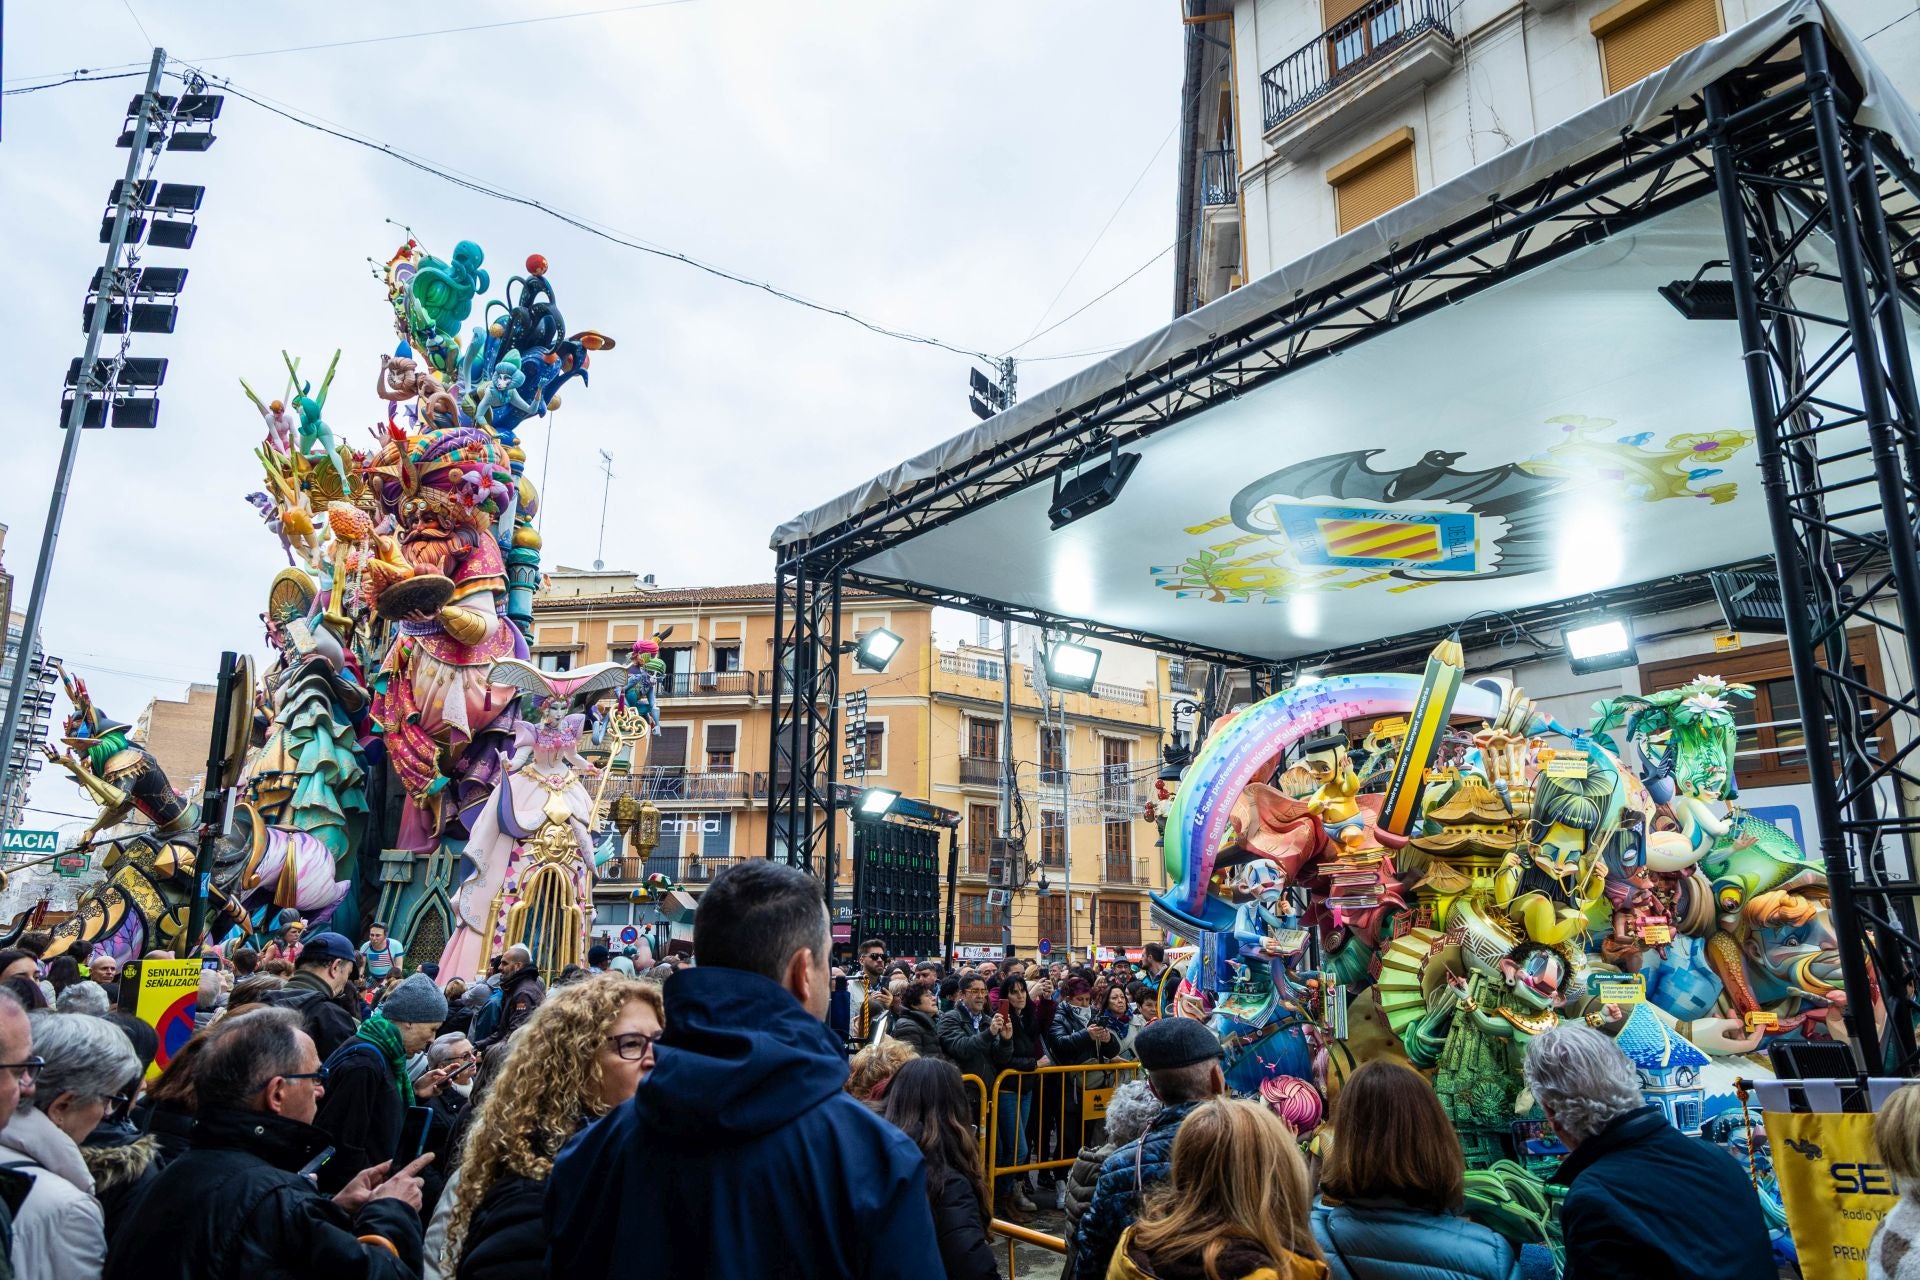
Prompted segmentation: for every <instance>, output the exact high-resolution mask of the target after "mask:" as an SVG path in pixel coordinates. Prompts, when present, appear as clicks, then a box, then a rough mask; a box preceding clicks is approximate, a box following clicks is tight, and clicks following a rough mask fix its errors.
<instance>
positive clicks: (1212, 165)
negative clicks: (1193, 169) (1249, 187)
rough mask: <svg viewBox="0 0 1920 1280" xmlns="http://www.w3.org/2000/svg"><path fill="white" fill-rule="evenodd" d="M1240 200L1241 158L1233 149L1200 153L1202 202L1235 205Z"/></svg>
mask: <svg viewBox="0 0 1920 1280" xmlns="http://www.w3.org/2000/svg"><path fill="white" fill-rule="evenodd" d="M1239 199H1240V158H1239V157H1238V156H1236V155H1235V154H1234V149H1233V148H1232V147H1218V148H1215V149H1214V150H1212V151H1202V152H1201V153H1200V202H1201V203H1202V204H1205V205H1219V204H1234V203H1236V202H1237V201H1238V200H1239Z"/></svg>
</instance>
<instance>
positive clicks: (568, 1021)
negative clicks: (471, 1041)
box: [428, 973, 665, 1280]
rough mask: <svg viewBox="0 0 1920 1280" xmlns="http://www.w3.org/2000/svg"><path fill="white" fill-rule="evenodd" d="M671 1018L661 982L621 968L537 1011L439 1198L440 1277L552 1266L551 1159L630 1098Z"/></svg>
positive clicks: (476, 1277)
mask: <svg viewBox="0 0 1920 1280" xmlns="http://www.w3.org/2000/svg"><path fill="white" fill-rule="evenodd" d="M664 1017H665V1008H664V1006H663V1005H662V1003H661V1000H660V991H659V988H657V987H654V986H650V985H648V984H646V983H643V982H637V981H635V980H634V979H632V978H627V977H623V976H621V975H619V974H613V973H604V974H598V975H595V976H594V977H591V978H587V979H585V980H584V981H581V982H575V983H571V984H569V985H568V986H565V987H560V988H557V989H555V990H554V991H552V992H550V993H549V994H548V996H547V998H546V1000H545V1002H544V1003H542V1004H541V1005H540V1007H539V1008H538V1009H536V1010H534V1012H533V1016H532V1017H530V1018H529V1019H528V1020H527V1022H526V1024H525V1025H524V1026H523V1027H522V1028H521V1029H520V1031H519V1032H518V1033H517V1034H516V1035H515V1036H514V1037H513V1039H512V1041H511V1042H510V1047H509V1049H508V1051H507V1057H506V1061H505V1062H504V1063H503V1064H502V1065H501V1068H500V1070H499V1071H498V1072H497V1073H496V1074H495V1075H494V1077H493V1079H492V1080H491V1081H490V1082H489V1084H488V1086H487V1092H486V1096H485V1097H484V1098H482V1099H481V1100H480V1102H479V1103H478V1104H476V1105H477V1106H478V1108H479V1110H478V1112H477V1113H476V1115H475V1116H474V1119H473V1123H472V1125H471V1126H470V1127H469V1128H468V1130H467V1134H466V1146H465V1148H464V1150H463V1151H462V1153H461V1157H460V1168H459V1172H458V1175H457V1177H456V1179H455V1180H454V1181H453V1182H451V1183H449V1184H448V1186H447V1190H446V1194H445V1195H443V1196H442V1198H441V1201H440V1203H441V1206H442V1210H443V1212H445V1213H446V1215H447V1221H446V1226H445V1231H446V1244H445V1246H444V1250H443V1251H442V1253H441V1255H440V1257H439V1258H438V1259H436V1260H437V1261H438V1262H439V1264H440V1274H441V1275H443V1276H452V1277H456V1278H457V1280H489V1278H491V1277H514V1278H518V1277H525V1276H537V1275H544V1274H545V1267H546V1256H547V1240H546V1235H545V1231H544V1227H543V1225H542V1221H541V1201H542V1199H543V1198H544V1196H545V1194H546V1184H547V1178H548V1176H549V1175H550V1174H551V1173H552V1172H553V1158H554V1157H555V1156H557V1155H558V1154H560V1148H561V1147H563V1146H565V1145H566V1143H567V1140H568V1139H570V1138H572V1137H573V1135H574V1134H576V1133H578V1132H579V1131H580V1130H581V1129H583V1128H585V1127H586V1126H587V1125H588V1124H590V1123H592V1122H593V1121H594V1120H597V1119H598V1118H599V1117H601V1116H603V1115H605V1114H606V1113H607V1112H608V1111H610V1110H612V1109H613V1108H614V1107H616V1106H619V1105H620V1104H621V1103H623V1102H626V1101H627V1100H629V1099H630V1098H632V1097H633V1092H634V1090H635V1089H637V1088H639V1087H640V1081H641V1080H642V1079H644V1078H645V1076H646V1074H647V1072H648V1071H650V1070H652V1069H653V1047H654V1043H655V1042H656V1041H657V1040H659V1038H660V1032H661V1029H662V1027H663V1026H664ZM449 1205H450V1206H451V1209H447V1208H446V1206H449ZM438 1216H439V1215H436V1218H438ZM438 1225H439V1224H438V1222H437V1221H436V1223H435V1226H436V1227H438ZM434 1234H435V1232H433V1231H431V1230H430V1231H429V1241H428V1248H429V1250H432V1248H433V1243H434V1242H433V1240H432V1236H433V1235H434ZM430 1256H431V1255H430Z"/></svg>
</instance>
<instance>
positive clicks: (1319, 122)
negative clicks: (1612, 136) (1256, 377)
mask: <svg viewBox="0 0 1920 1280" xmlns="http://www.w3.org/2000/svg"><path fill="white" fill-rule="evenodd" d="M1772 7H1773V2H1772V0H1183V6H1182V16H1183V18H1184V21H1185V24H1186V25H1185V37H1186V78H1185V88H1184V90H1183V94H1182V116H1181V150H1182V160H1181V171H1180V207H1179V210H1178V218H1179V228H1180V235H1181V252H1182V256H1181V258H1180V260H1179V262H1178V266H1177V269H1176V284H1175V298H1174V313H1175V314H1176V315H1183V314H1185V313H1186V312H1188V311H1191V310H1194V309H1195V308H1197V307H1200V306H1203V305H1205V304H1206V303H1208V302H1211V301H1213V300H1214V299H1216V298H1219V297H1222V296H1224V295H1225V294H1226V293H1227V292H1229V291H1230V290H1231V289H1233V288H1236V287H1238V286H1239V285H1240V284H1241V283H1243V282H1244V281H1246V280H1249V279H1253V278H1256V277H1259V276H1263V275H1266V274H1267V273H1269V272H1271V271H1274V270H1277V269H1279V268H1280V267H1283V266H1285V265H1287V264H1288V263H1290V262H1293V261H1296V260H1298V259H1299V258H1301V257H1304V256H1305V255H1306V254H1308V253H1310V252H1311V251H1313V250H1314V249H1316V248H1318V247H1319V246H1320V245H1322V244H1325V243H1327V242H1328V241H1330V240H1333V239H1334V238H1335V237H1336V236H1339V235H1341V234H1344V233H1345V232H1348V231H1351V230H1353V229H1354V228H1355V227H1358V226H1360V225H1362V224H1363V223H1365V222H1368V221H1370V220H1371V219H1373V218H1376V217H1378V216H1379V215H1380V214H1382V213H1385V212H1386V211H1387V210H1388V209H1391V208H1393V207H1395V206H1396V205H1399V204H1403V203H1405V202H1406V201H1408V200H1411V199H1412V198H1413V197H1414V196H1415V195H1417V194H1419V193H1420V192H1423V191H1429V190H1432V189H1433V188H1434V187H1436V186H1439V185H1440V184H1442V183H1444V182H1446V181H1447V180H1449V179H1451V178H1454V177H1457V176H1459V175H1460V174H1462V173H1465V172H1466V171H1468V170H1469V169H1471V168H1473V167H1474V166H1475V165H1477V164H1480V163H1482V162H1483V161H1486V160H1488V159H1490V158H1492V157H1493V156H1495V155H1497V154H1499V153H1500V152H1501V151H1504V150H1505V149H1507V148H1509V147H1512V146H1516V145H1519V144H1521V143H1524V142H1526V141H1527V140H1528V139H1530V138H1532V137H1533V136H1534V135H1536V134H1538V133H1540V132H1542V131H1543V130H1545V129H1548V128H1551V127H1552V126H1553V125H1555V124H1557V123H1558V122H1560V121H1562V120H1564V119H1566V118H1567V117H1568V116H1571V115H1573V114H1574V113H1575V112H1578V111H1580V110H1582V109H1584V108H1586V107H1588V106H1591V105H1592V104H1593V103H1595V102H1597V101H1599V100H1600V99H1601V98H1603V97H1606V96H1607V95H1608V94H1611V93H1614V92H1617V91H1618V90H1620V89H1623V88H1625V87H1626V86H1628V85H1630V84H1632V83H1634V82H1635V81H1637V80H1640V79H1642V78H1644V77H1645V76H1647V75H1650V74H1652V73H1653V72H1655V71H1658V70H1660V69H1661V68H1663V67H1665V66H1667V65H1668V64H1669V63H1671V62H1672V61H1673V60H1674V59H1675V58H1677V57H1679V56H1680V55H1681V54H1683V53H1686V52H1687V51H1688V50H1690V49H1693V48H1695V47H1697V46H1699V45H1701V44H1703V43H1705V42H1706V41H1708V40H1711V39H1712V38H1713V37H1715V36H1717V35H1720V34H1721V33H1723V32H1725V31H1727V30H1730V29H1731V28H1733V27H1737V26H1739V25H1741V24H1743V23H1745V22H1747V21H1749V20H1751V19H1753V18H1755V17H1757V16H1759V15H1760V14H1762V13H1764V12H1765V11H1767V10H1768V9H1770V8H1772ZM1832 8H1833V9H1834V11H1835V12H1836V13H1838V14H1839V16H1840V18H1841V20H1842V21H1843V22H1845V23H1847V24H1848V26H1849V27H1850V28H1851V29H1852V30H1853V31H1854V32H1855V34H1856V35H1859V36H1861V37H1863V38H1865V39H1866V40H1867V41H1868V49H1869V50H1870V51H1871V52H1872V54H1873V55H1874V57H1875V59H1876V60H1877V61H1878V62H1879V63H1880V65H1881V66H1882V67H1883V68H1884V69H1885V70H1886V71H1887V73H1888V74H1889V76H1890V77H1891V78H1892V79H1893V80H1894V82H1895V83H1896V84H1897V85H1898V86H1900V87H1901V88H1902V89H1903V90H1907V91H1909V96H1911V92H1910V91H1911V90H1912V89H1913V88H1914V87H1916V83H1917V82H1920V77H1916V74H1915V72H1916V68H1920V23H1901V22H1899V19H1901V18H1902V17H1903V16H1906V15H1909V14H1910V13H1911V11H1912V10H1911V6H1907V5H1903V4H1901V3H1899V0H1833V3H1832Z"/></svg>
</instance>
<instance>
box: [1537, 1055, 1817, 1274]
mask: <svg viewBox="0 0 1920 1280" xmlns="http://www.w3.org/2000/svg"><path fill="white" fill-rule="evenodd" d="M1525 1069H1526V1077H1527V1088H1529V1089H1530V1090H1532V1091H1533V1096H1534V1100H1535V1101H1536V1102H1538V1103H1539V1104H1540V1107H1541V1109H1542V1110H1543V1111H1545V1112H1546V1116H1547V1122H1548V1123H1549V1124H1551V1125H1552V1126H1553V1131H1554V1133H1556V1134H1558V1135H1559V1137H1560V1140H1561V1141H1562V1142H1564V1143H1565V1144H1566V1145H1567V1147H1568V1149H1569V1150H1570V1152H1571V1153H1572V1154H1570V1155H1568V1156H1567V1158H1566V1159H1565V1160H1564V1161H1563V1162H1562V1163H1561V1165H1560V1168H1559V1170H1558V1172H1556V1173H1555V1174H1554V1175H1553V1181H1555V1182H1559V1183H1563V1184H1565V1185H1566V1187H1567V1198H1566V1203H1565V1206H1564V1207H1563V1208H1562V1210H1561V1214H1560V1230H1561V1235H1562V1237H1563V1239H1564V1240H1565V1242H1566V1251H1567V1263H1566V1270H1565V1272H1564V1273H1563V1275H1564V1280H1588V1278H1590V1277H1597V1276H1635V1277H1648V1278H1649V1280H1650V1278H1651V1277H1655V1276H1663V1277H1664V1276H1672V1277H1680V1276H1688V1277H1695V1278H1697V1280H1774V1277H1776V1276H1777V1275H1778V1274H1779V1272H1778V1269H1777V1268H1776V1266H1775V1265H1774V1261H1773V1246H1772V1244H1771V1242H1770V1241H1769V1239H1768V1237H1767V1228H1766V1223H1765V1221H1764V1220H1763V1219H1762V1218H1761V1216H1760V1201H1759V1199H1758V1198H1757V1197H1756V1196H1755V1194H1754V1190H1753V1186H1752V1184H1751V1183H1750V1182H1749V1181H1748V1178H1747V1173H1746V1171H1745V1170H1744V1169H1742V1168H1741V1167H1740V1165H1739V1162H1738V1161H1736V1160H1735V1159H1734V1158H1733V1157H1732V1156H1730V1155H1728V1154H1727V1153H1726V1152H1724V1151H1722V1150H1721V1149H1720V1148H1718V1147H1716V1146H1714V1145H1712V1144H1711V1143H1709V1142H1705V1141H1703V1140H1701V1139H1699V1138H1689V1137H1687V1136H1686V1135H1684V1134H1682V1133H1681V1132H1680V1131H1679V1130H1678V1129H1676V1128H1674V1127H1673V1125H1672V1124H1670V1123H1669V1122H1668V1120H1667V1117H1666V1115H1665V1113H1663V1112H1662V1111H1661V1110H1660V1108H1659V1107H1657V1106H1654V1105H1652V1104H1650V1103H1648V1102H1647V1101H1646V1100H1645V1099H1644V1098H1642V1097H1641V1096H1640V1073H1639V1072H1638V1071H1637V1070H1636V1069H1635V1068H1634V1065H1633V1063H1632V1062H1630V1061H1628V1060H1627V1055H1626V1054H1625V1053H1623V1052H1621V1050H1620V1047H1619V1046H1618V1045H1616V1044H1615V1043H1614V1042H1613V1040H1612V1039H1611V1038H1610V1037H1608V1036H1605V1035H1603V1034H1601V1033H1600V1032H1599V1031H1596V1030H1594V1029H1593V1028H1592V1027H1589V1026H1586V1025H1585V1024H1584V1023H1578V1022H1568V1023H1563V1024H1561V1025H1560V1026H1557V1027H1555V1028H1553V1029H1552V1030H1551V1031H1548V1032H1546V1033H1545V1034H1543V1035H1540V1036H1538V1037H1536V1038H1535V1039H1534V1040H1533V1041H1532V1043H1530V1044H1529V1045H1528V1046H1527V1058H1526V1068H1525Z"/></svg>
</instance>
